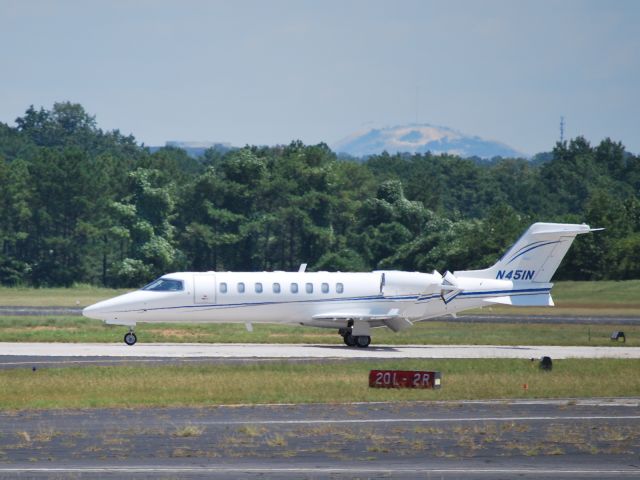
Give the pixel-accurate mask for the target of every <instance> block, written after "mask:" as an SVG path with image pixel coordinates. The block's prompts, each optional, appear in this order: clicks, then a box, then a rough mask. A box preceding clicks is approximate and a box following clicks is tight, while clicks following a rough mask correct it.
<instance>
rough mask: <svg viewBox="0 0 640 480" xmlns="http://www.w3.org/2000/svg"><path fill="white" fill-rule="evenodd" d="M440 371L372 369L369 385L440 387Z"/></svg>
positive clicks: (375, 386) (380, 386) (383, 386)
mask: <svg viewBox="0 0 640 480" xmlns="http://www.w3.org/2000/svg"><path fill="white" fill-rule="evenodd" d="M441 378H442V375H441V373H440V372H424V371H413V370H371V371H370V372H369V386H370V387H372V388H440V381H441Z"/></svg>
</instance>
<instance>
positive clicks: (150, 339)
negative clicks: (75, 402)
mask: <svg viewBox="0 0 640 480" xmlns="http://www.w3.org/2000/svg"><path fill="white" fill-rule="evenodd" d="M253 329H254V331H253V332H247V330H246V329H245V327H244V325H239V324H192V325H179V324H148V323H147V324H145V323H142V324H139V325H138V326H137V327H136V334H137V336H138V341H139V342H141V343H166V342H176V343H328V344H340V343H342V338H341V337H340V336H339V335H338V334H337V331H335V330H329V329H320V328H311V327H296V326H288V325H261V324H255V325H254V326H253ZM616 330H622V331H624V332H625V335H626V337H627V339H626V340H627V341H626V342H625V343H622V342H612V341H611V340H610V335H611V332H613V331H616ZM127 331H128V329H127V328H126V327H119V326H108V325H105V324H104V323H103V322H101V321H98V320H89V319H86V318H82V317H0V342H73V343H82V342H99V343H103V342H104V343H114V342H121V341H122V337H123V336H124V334H125V333H126V332H127ZM373 343H374V345H375V344H395V345H412V344H439V345H451V344H453V345H455V344H457V345H591V346H598V345H600V346H602V345H606V346H611V345H614V346H620V347H623V346H640V325H624V326H622V325H601V324H590V325H585V324H570V323H566V324H556V325H550V324H536V323H531V324H506V323H502V324H498V323H459V322H443V321H429V322H423V323H418V324H416V325H414V326H413V327H412V328H410V329H407V330H405V331H403V332H400V333H393V332H392V331H390V330H388V329H386V328H380V329H374V331H373Z"/></svg>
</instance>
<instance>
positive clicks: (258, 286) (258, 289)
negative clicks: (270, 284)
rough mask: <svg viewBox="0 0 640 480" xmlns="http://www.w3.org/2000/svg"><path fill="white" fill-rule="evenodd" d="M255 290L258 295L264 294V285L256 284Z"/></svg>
mask: <svg viewBox="0 0 640 480" xmlns="http://www.w3.org/2000/svg"><path fill="white" fill-rule="evenodd" d="M255 290H256V293H262V283H260V282H256V285H255Z"/></svg>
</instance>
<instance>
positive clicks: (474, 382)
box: [0, 359, 640, 410]
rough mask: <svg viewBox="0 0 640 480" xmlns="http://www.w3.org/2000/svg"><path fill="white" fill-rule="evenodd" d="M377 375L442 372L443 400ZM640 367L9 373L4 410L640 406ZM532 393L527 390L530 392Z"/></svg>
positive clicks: (475, 365) (0, 375) (518, 364)
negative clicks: (391, 385) (618, 401)
mask: <svg viewBox="0 0 640 480" xmlns="http://www.w3.org/2000/svg"><path fill="white" fill-rule="evenodd" d="M373 368H397V369H403V370H433V371H440V372H442V375H443V378H442V388H441V389H439V390H409V389H402V390H397V389H372V388H369V387H368V373H369V370H370V369H373ZM638 371H640V360H558V361H555V362H554V366H553V370H552V371H550V372H545V371H541V370H540V369H539V367H538V363H537V362H530V361H529V360H504V359H503V360H427V361H425V360H421V361H418V360H393V361H382V360H380V361H366V362H360V361H358V362H333V363H321V364H318V363H314V364H299V363H285V362H276V363H267V364H257V365H256V364H252V365H242V366H237V365H210V366H175V367H83V368H64V369H55V368H51V369H40V370H37V371H35V372H33V371H31V370H30V369H19V370H4V371H0V409H3V410H6V409H29V408H91V407H151V406H155V407H160V406H179V405H182V406H206V405H221V404H252V403H315V402H322V403H332V402H354V401H363V402H364V401H401V400H463V399H489V398H491V399H514V398H567V397H569V398H573V397H613V396H615V397H625V396H640V376H639V375H638ZM525 384H526V385H527V389H525V388H524V385H525Z"/></svg>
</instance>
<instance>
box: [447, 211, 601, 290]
mask: <svg viewBox="0 0 640 480" xmlns="http://www.w3.org/2000/svg"><path fill="white" fill-rule="evenodd" d="M595 230H601V229H592V228H590V227H589V225H585V224H581V225H579V224H569V223H534V224H533V225H531V226H530V227H529V228H528V229H527V231H526V232H525V233H524V234H523V235H522V237H520V239H519V240H518V241H517V242H516V243H515V244H514V245H513V246H512V247H511V248H510V249H509V250H507V253H505V254H504V256H503V257H502V258H501V259H500V260H498V262H497V263H496V264H495V265H493V266H492V267H489V268H487V269H484V270H467V271H458V272H454V275H455V276H456V277H471V278H491V279H498V280H512V281H529V282H536V283H548V282H549V281H550V280H551V277H552V276H553V274H554V273H555V272H556V270H557V269H558V266H559V265H560V262H561V261H562V259H563V258H564V256H565V255H566V253H567V251H568V250H569V247H570V246H571V244H572V243H573V240H574V239H575V238H576V236H577V235H580V234H583V233H589V232H592V231H595Z"/></svg>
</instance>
